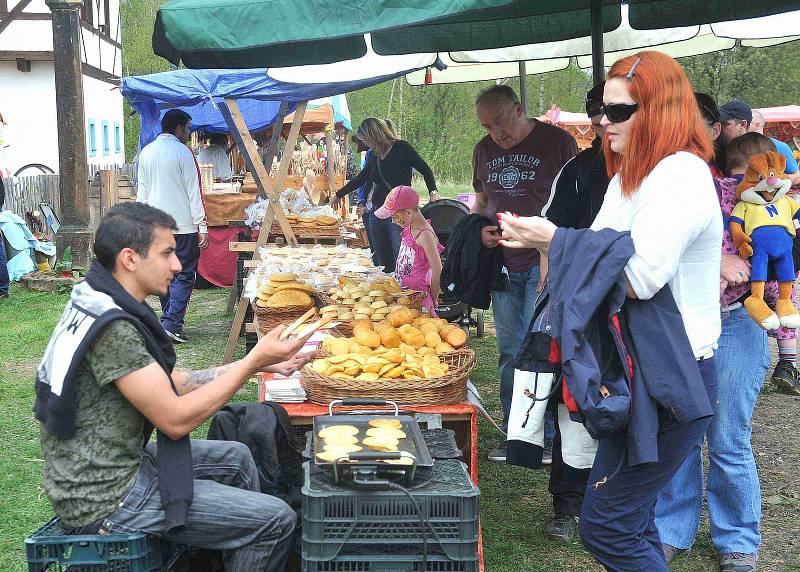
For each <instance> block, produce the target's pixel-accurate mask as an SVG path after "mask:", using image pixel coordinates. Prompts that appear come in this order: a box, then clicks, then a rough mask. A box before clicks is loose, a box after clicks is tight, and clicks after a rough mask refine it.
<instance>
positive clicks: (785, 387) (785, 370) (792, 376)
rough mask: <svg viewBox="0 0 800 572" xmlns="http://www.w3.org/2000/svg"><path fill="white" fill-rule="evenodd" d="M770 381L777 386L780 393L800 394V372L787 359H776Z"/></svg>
mask: <svg viewBox="0 0 800 572" xmlns="http://www.w3.org/2000/svg"><path fill="white" fill-rule="evenodd" d="M772 383H774V384H775V385H776V386H778V389H779V390H780V392H781V393H786V394H788V395H800V372H798V371H797V368H796V367H794V365H792V362H790V361H788V360H785V359H782V360H779V361H778V365H776V366H775V371H773V372H772Z"/></svg>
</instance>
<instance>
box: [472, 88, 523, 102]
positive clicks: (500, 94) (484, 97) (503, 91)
mask: <svg viewBox="0 0 800 572" xmlns="http://www.w3.org/2000/svg"><path fill="white" fill-rule="evenodd" d="M500 103H505V104H507V105H515V104H517V103H519V98H518V97H517V92H515V91H514V89H513V88H512V87H511V86H509V85H493V86H492V87H488V88H486V89H484V90H482V91H481V92H480V93H479V94H478V97H477V99H476V100H475V106H476V107H477V106H479V105H485V104H489V105H497V104H500Z"/></svg>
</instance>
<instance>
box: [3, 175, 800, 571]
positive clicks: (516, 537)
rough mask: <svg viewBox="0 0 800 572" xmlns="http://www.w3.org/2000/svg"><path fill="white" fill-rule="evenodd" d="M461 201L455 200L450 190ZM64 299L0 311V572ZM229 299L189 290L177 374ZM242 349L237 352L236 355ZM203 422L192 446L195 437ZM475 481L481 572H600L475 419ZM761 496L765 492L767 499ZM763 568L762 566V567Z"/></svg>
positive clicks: (490, 376) (11, 540) (37, 457)
mask: <svg viewBox="0 0 800 572" xmlns="http://www.w3.org/2000/svg"><path fill="white" fill-rule="evenodd" d="M453 192H454V193H455V192H460V191H455V190H454V191H453ZM66 299H67V297H66V296H65V295H63V294H38V293H31V292H28V291H27V290H24V289H22V288H19V287H14V288H13V289H12V292H11V297H10V298H9V299H8V300H4V301H2V302H0V323H2V324H3V327H2V328H0V363H1V364H2V368H0V435H3V437H4V439H5V443H4V446H3V447H2V449H0V490H2V494H0V571H3V572H6V571H13V572H22V571H24V570H26V566H25V554H24V546H23V538H24V537H25V536H26V535H27V534H29V533H30V532H32V531H33V530H35V529H36V528H37V527H38V526H39V525H40V524H42V523H43V522H45V521H46V520H47V519H48V518H49V517H50V515H51V514H52V509H51V508H50V506H49V503H48V501H47V499H46V497H45V496H44V494H43V491H42V487H41V471H42V461H41V452H40V449H39V439H38V423H37V422H36V421H35V419H34V418H33V414H32V413H31V407H32V405H33V380H34V372H35V368H36V365H37V364H38V362H39V359H40V357H41V355H42V353H43V352H44V348H45V346H46V344H47V340H48V339H49V336H50V333H51V331H52V328H53V326H54V325H55V323H56V321H57V320H58V317H59V315H60V312H61V310H62V308H63V306H64V303H65V302H66ZM226 301H227V291H224V290H209V291H196V292H195V293H194V295H193V298H192V304H191V306H190V308H189V312H188V315H187V327H186V329H187V333H188V335H189V336H190V338H191V341H190V343H188V344H184V345H180V346H178V347H177V352H178V365H179V367H184V368H191V369H200V368H205V367H209V366H212V365H215V364H217V363H219V360H220V358H221V356H222V352H223V349H224V346H225V342H226V339H227V334H228V329H229V327H230V322H231V318H230V317H229V316H225V315H223V312H224V308H225V303H226ZM487 319H488V328H487V336H486V337H485V338H483V339H474V338H473V339H471V340H470V345H471V346H472V347H473V348H474V349H475V350H477V352H478V356H479V360H478V365H477V367H476V369H475V371H474V374H473V381H474V382H475V383H476V385H477V386H478V387H479V389H480V390H481V392H482V396H483V398H484V403H485V406H486V408H487V409H488V410H489V412H490V413H492V415H493V416H494V417H495V418H499V412H500V402H499V394H498V378H497V347H496V344H495V340H494V337H493V335H492V325H491V314H490V313H487ZM242 345H243V344H242V343H240V346H239V352H240V354H241V352H242V351H243V348H242ZM256 398H257V385H256V383H255V382H250V383H248V384H247V385H246V386H245V387H244V388H243V389H242V390H241V391H240V392H239V393H238V394H237V396H236V398H235V399H236V400H237V401H254V400H255V399H256ZM206 431H207V423H206V424H204V425H203V426H201V427H199V428H198V429H197V430H196V431H195V432H194V433H193V435H192V436H193V437H196V438H202V437H203V436H205V433H206ZM479 435H480V437H479V458H480V459H481V461H480V464H479V475H480V477H479V479H480V482H479V484H480V488H481V497H482V498H481V522H482V526H483V538H484V549H485V559H486V570H487V572H532V571H540V570H541V571H553V572H556V571H570V572H572V571H574V572H578V571H586V570H589V571H595V570H601V568H600V566H598V565H597V564H596V563H595V562H594V561H593V560H592V559H591V558H590V557H589V556H588V554H587V553H586V552H585V551H584V550H583V547H582V546H581V545H580V543H579V542H578V541H575V542H573V543H571V544H566V545H565V544H561V543H556V542H552V541H549V540H546V539H545V538H544V537H543V536H542V527H543V525H544V523H545V522H546V521H547V519H548V518H549V517H550V516H551V515H552V504H551V497H550V495H549V493H548V491H547V480H548V472H547V470H538V471H530V470H526V469H521V468H517V467H511V466H506V465H505V464H502V463H492V462H489V461H486V460H485V459H486V455H487V454H488V452H489V450H490V449H492V448H493V447H494V446H495V445H496V444H497V441H498V440H499V438H500V435H499V434H498V433H497V432H496V430H495V429H494V428H493V427H491V425H489V424H488V423H487V422H484V421H483V420H481V422H480V433H479ZM765 494H768V493H765ZM793 512H794V514H793V515H792V514H787V516H786V518H785V520H784V519H776V522H769V521H765V522H764V523H763V526H765V527H770V528H772V527H776V526H777V527H781V526H783V527H786V528H787V529H792V528H793V529H795V530H796V529H797V522H796V519H797V513H796V511H793ZM716 559H717V556H716V553H715V551H714V548H713V546H712V544H711V540H710V537H709V533H708V524H707V520H706V519H705V518H704V519H703V525H702V527H701V531H700V534H699V535H698V538H697V543H696V545H695V548H694V549H693V550H692V552H691V553H690V554H688V555H686V556H683V557H680V558H679V559H678V560H676V562H675V563H674V564H673V567H672V570H673V571H676V572H690V571H707V570H716V569H717V568H716ZM765 564H766V562H765ZM760 569H761V570H773V571H776V570H791V571H795V572H800V560H797V559H796V558H795V559H793V560H792V561H791V563H787V564H785V565H783V566H781V565H778V566H774V565H773V566H769V565H765V566H762V567H760Z"/></svg>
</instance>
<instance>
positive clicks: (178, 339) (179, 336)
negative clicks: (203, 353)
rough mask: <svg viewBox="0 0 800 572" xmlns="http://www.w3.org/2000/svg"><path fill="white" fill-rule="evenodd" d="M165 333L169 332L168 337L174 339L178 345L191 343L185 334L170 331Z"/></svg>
mask: <svg viewBox="0 0 800 572" xmlns="http://www.w3.org/2000/svg"><path fill="white" fill-rule="evenodd" d="M164 331H165V332H167V335H168V336H169V337H170V338H172V341H173V342H175V343H177V344H185V343H186V342H188V341H189V339H188V338H187V337H186V336H184V335H183V332H178V333H175V332H170V331H169V330H164Z"/></svg>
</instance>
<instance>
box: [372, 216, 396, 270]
mask: <svg viewBox="0 0 800 572" xmlns="http://www.w3.org/2000/svg"><path fill="white" fill-rule="evenodd" d="M367 236H368V237H369V240H370V243H371V245H372V261H373V263H374V264H375V266H383V271H384V272H387V273H392V272H394V267H395V264H397V254H398V253H399V252H400V227H399V226H398V225H396V224H394V223H393V222H392V219H390V218H385V219H381V218H378V217H376V216H375V213H374V212H370V213H368V214H367Z"/></svg>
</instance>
